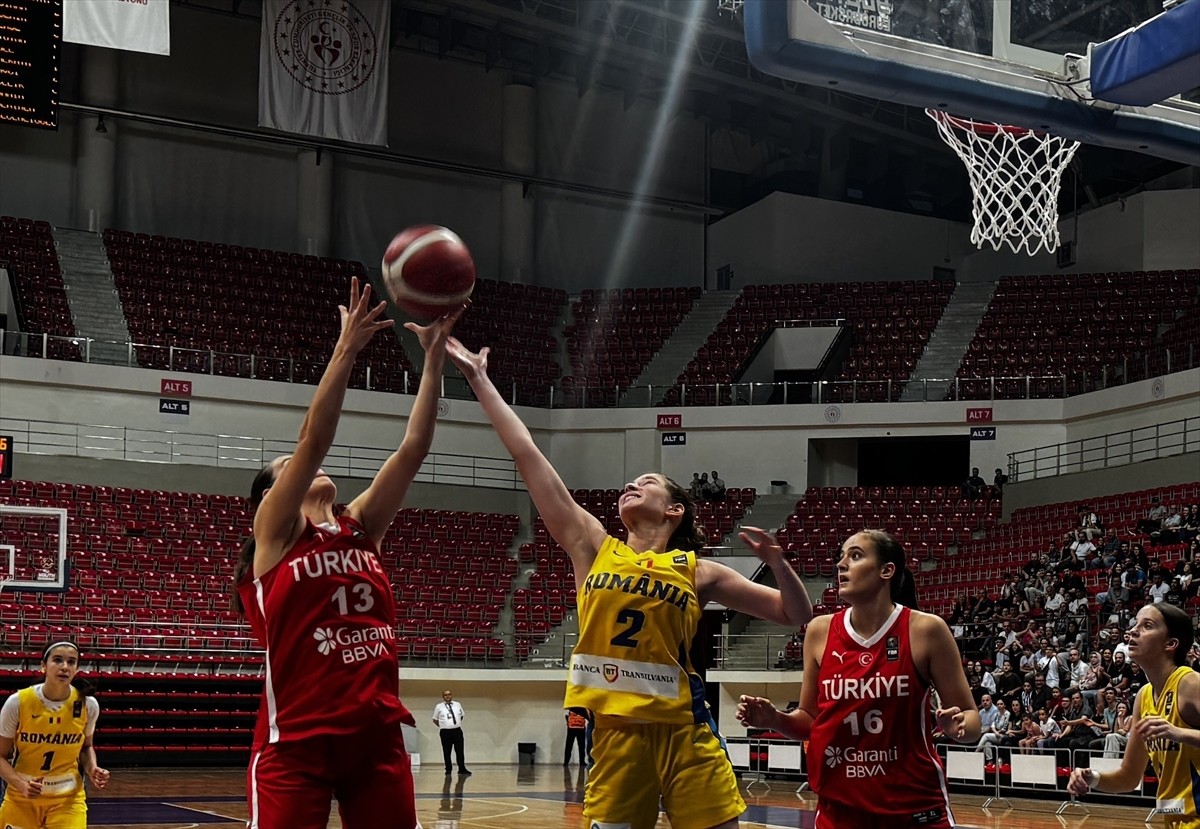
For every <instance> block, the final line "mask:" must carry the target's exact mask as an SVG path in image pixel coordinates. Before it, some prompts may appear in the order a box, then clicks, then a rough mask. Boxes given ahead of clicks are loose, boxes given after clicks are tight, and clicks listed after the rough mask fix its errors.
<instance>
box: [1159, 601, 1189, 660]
mask: <svg viewBox="0 0 1200 829" xmlns="http://www.w3.org/2000/svg"><path fill="white" fill-rule="evenodd" d="M1154 609H1155V610H1157V611H1158V613H1159V615H1160V616H1162V618H1163V624H1164V625H1166V628H1167V639H1175V640H1177V641H1178V642H1179V644H1178V645H1176V646H1175V652H1174V653H1173V654H1171V659H1172V661H1174V663H1175V665H1176V666H1179V665H1186V664H1187V659H1188V651H1189V650H1191V648H1192V643H1193V642H1194V641H1196V631H1195V628H1194V627H1193V626H1192V620H1191V618H1189V617H1188V615H1187V612H1186V611H1184V610H1182V609H1181V608H1178V607H1176V606H1175V605H1173V604H1168V603H1167V602H1157V603H1155V605H1154Z"/></svg>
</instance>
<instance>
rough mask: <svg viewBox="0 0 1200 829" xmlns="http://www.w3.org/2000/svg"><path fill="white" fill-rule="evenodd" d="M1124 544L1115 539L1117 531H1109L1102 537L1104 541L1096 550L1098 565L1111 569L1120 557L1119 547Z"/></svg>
mask: <svg viewBox="0 0 1200 829" xmlns="http://www.w3.org/2000/svg"><path fill="white" fill-rule="evenodd" d="M1123 543H1124V542H1122V541H1121V539H1120V538H1118V537H1117V531H1116V530H1114V529H1109V531H1108V532H1107V533H1105V535H1104V540H1102V541H1101V542H1100V546H1099V547H1098V548H1097V555H1099V557H1100V563H1101V565H1102V566H1103V567H1106V568H1107V567H1112V566H1113V565H1114V564H1115V563H1116V562H1117V559H1118V558H1119V557H1120V555H1121V545H1122V544H1123Z"/></svg>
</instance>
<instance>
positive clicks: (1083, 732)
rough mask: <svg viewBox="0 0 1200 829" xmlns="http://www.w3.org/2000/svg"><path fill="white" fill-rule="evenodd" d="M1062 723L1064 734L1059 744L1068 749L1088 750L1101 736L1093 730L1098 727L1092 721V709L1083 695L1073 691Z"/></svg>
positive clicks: (1063, 714)
mask: <svg viewBox="0 0 1200 829" xmlns="http://www.w3.org/2000/svg"><path fill="white" fill-rule="evenodd" d="M1059 719H1060V722H1061V723H1062V734H1060V735H1059V737H1058V740H1057V744H1058V745H1062V746H1066V747H1068V748H1087V747H1088V746H1089V745H1091V742H1092V740H1094V739H1096V738H1097V737H1099V736H1100V734H1098V733H1097V732H1096V731H1094V730H1093V729H1094V728H1096V727H1097V724H1096V722H1095V721H1094V720H1093V719H1092V709H1091V706H1089V705H1088V704H1087V703H1086V702H1085V701H1084V699H1083V694H1081V693H1080V692H1079V691H1078V690H1073V691H1072V692H1071V695H1070V697H1068V698H1067V704H1066V706H1064V708H1063V710H1062V714H1061V715H1060V717H1059Z"/></svg>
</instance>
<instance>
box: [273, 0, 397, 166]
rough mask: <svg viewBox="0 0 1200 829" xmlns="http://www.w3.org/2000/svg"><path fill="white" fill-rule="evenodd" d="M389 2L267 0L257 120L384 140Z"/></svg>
mask: <svg viewBox="0 0 1200 829" xmlns="http://www.w3.org/2000/svg"><path fill="white" fill-rule="evenodd" d="M390 9H391V3H384V2H378V0H338V2H336V3H331V2H328V0H323V1H322V2H309V0H263V14H262V40H261V44H262V45H261V48H260V51H259V73H258V123H259V125H260V126H263V127H273V128H274V129H277V130H283V131H285V132H296V133H302V134H304V135H315V136H318V137H321V138H333V139H337V140H339V141H352V142H354V143H356V144H382V145H386V144H387V75H388V49H387V43H388V18H389V14H390Z"/></svg>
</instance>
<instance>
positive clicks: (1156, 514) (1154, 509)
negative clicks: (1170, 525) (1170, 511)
mask: <svg viewBox="0 0 1200 829" xmlns="http://www.w3.org/2000/svg"><path fill="white" fill-rule="evenodd" d="M1166 517H1167V508H1166V507H1165V506H1164V505H1162V504H1160V503H1159V502H1158V499H1157V498H1151V499H1150V511H1149V512H1147V513H1146V517H1145V518H1143V519H1142V520H1141V521H1138V523H1137V529H1138V532H1141V533H1145V534H1146V535H1151V534H1153V533H1156V532H1158V531H1159V530H1160V529H1162V522H1163V519H1164V518H1166Z"/></svg>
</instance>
